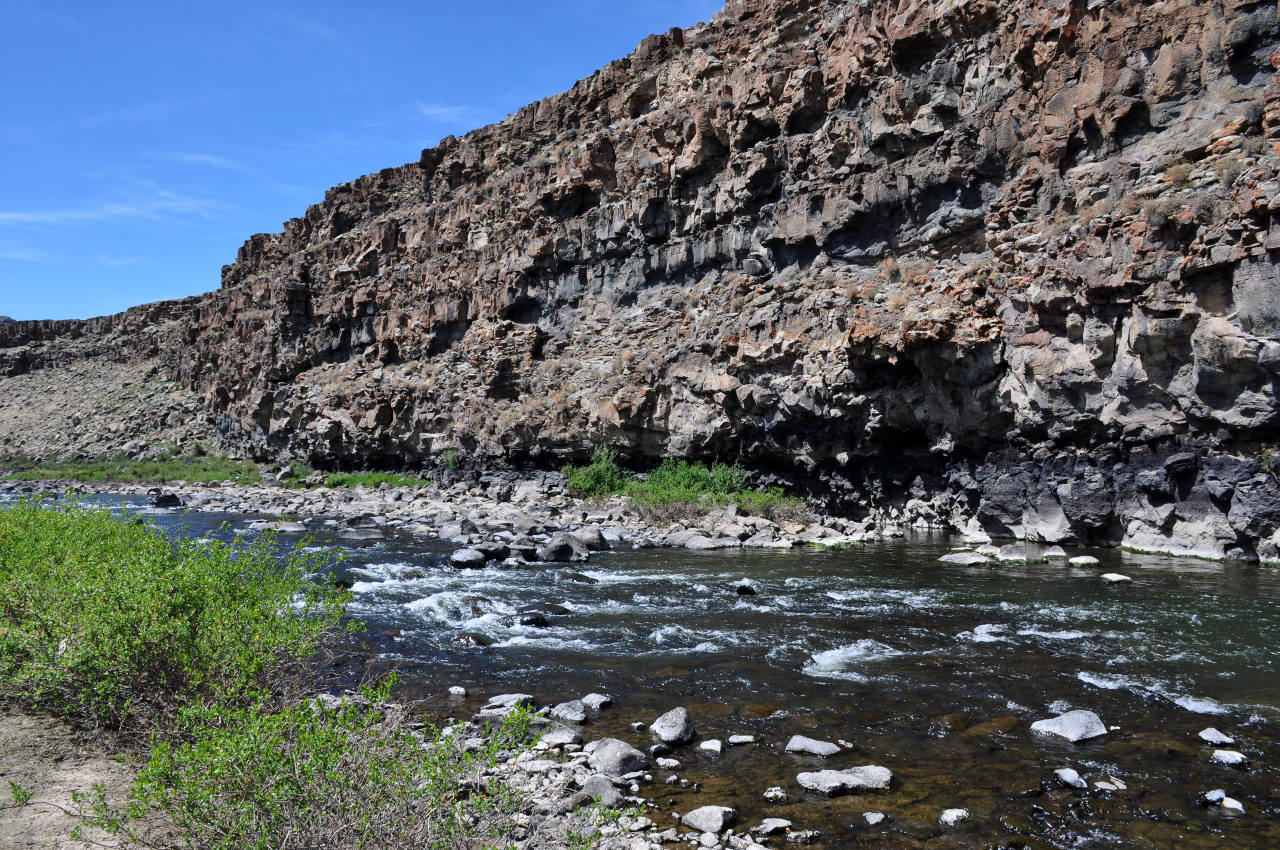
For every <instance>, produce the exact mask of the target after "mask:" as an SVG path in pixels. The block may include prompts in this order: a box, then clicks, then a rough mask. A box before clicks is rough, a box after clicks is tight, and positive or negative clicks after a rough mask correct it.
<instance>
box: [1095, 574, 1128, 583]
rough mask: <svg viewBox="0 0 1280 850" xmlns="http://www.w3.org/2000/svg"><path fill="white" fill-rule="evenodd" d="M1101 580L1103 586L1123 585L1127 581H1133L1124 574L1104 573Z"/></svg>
mask: <svg viewBox="0 0 1280 850" xmlns="http://www.w3.org/2000/svg"><path fill="white" fill-rule="evenodd" d="M1101 578H1102V583H1103V584H1122V583H1123V582H1126V581H1133V579H1131V578H1129V577H1128V576H1127V575H1125V574H1124V573H1103V574H1102V576H1101Z"/></svg>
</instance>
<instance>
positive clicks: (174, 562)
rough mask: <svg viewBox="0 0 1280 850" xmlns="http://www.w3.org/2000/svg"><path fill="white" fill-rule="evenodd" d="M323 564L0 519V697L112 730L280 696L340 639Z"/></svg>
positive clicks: (99, 523) (127, 526) (74, 521)
mask: <svg viewBox="0 0 1280 850" xmlns="http://www.w3.org/2000/svg"><path fill="white" fill-rule="evenodd" d="M317 557H318V556H312V555H305V554H302V553H298V552H294V553H288V554H285V553H282V552H281V551H280V550H279V549H278V547H277V546H276V545H275V544H274V542H273V541H272V539H271V538H270V537H262V538H258V539H256V540H255V541H254V542H252V543H250V544H248V545H244V546H240V547H232V546H228V545H226V544H223V543H218V542H197V541H195V540H191V539H188V538H170V537H168V536H166V535H164V534H163V533H161V532H159V531H158V530H156V529H155V528H154V527H152V526H149V525H144V524H141V523H140V521H139V520H135V519H133V518H130V517H128V516H125V517H116V516H114V515H113V514H111V513H109V512H107V511H104V510H99V509H89V508H79V507H73V508H54V507H51V506H48V505H45V504H42V503H40V502H23V503H19V504H18V505H16V506H13V507H9V508H5V509H3V510H0V695H4V696H6V697H10V698H14V699H17V700H19V701H21V702H23V703H26V704H28V705H31V706H35V707H40V708H44V709H47V710H53V711H56V712H62V713H69V714H74V715H79V716H82V717H86V718H88V719H90V720H93V721H95V722H102V723H107V724H109V725H113V726H121V725H125V724H127V723H129V722H131V721H142V722H156V721H160V722H163V720H164V719H165V718H167V717H172V716H173V714H174V713H175V712H176V711H177V710H178V708H179V707H181V706H183V705H186V704H196V705H199V704H202V703H206V702H208V701H210V700H212V699H214V698H218V699H220V700H222V701H223V702H228V703H231V704H234V703H235V701H236V700H237V699H249V698H251V694H253V693H255V692H258V691H262V690H272V689H274V688H277V687H278V686H279V685H280V684H281V683H282V682H284V681H285V680H286V678H287V675H288V673H287V671H288V665H290V664H291V663H294V662H297V661H299V660H301V659H305V658H307V657H309V656H311V655H313V654H314V653H315V652H317V650H318V649H319V648H321V646H322V645H323V644H324V643H325V642H326V640H327V639H329V638H330V637H332V636H333V635H334V634H335V633H336V632H337V630H338V629H339V623H340V620H341V618H342V614H343V605H344V603H345V601H346V596H345V595H344V594H342V593H340V592H339V591H336V590H334V589H332V588H329V587H327V586H320V585H317V584H313V583H311V582H309V581H308V580H307V579H306V576H307V575H308V573H310V572H312V571H314V570H315V569H316V568H317V567H318V566H319V564H318V561H317Z"/></svg>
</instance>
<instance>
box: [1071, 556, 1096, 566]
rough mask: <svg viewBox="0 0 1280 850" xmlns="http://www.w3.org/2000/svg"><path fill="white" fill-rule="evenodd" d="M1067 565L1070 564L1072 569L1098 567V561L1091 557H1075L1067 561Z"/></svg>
mask: <svg viewBox="0 0 1280 850" xmlns="http://www.w3.org/2000/svg"><path fill="white" fill-rule="evenodd" d="M1067 563H1069V564H1071V566H1073V567H1096V566H1098V563H1099V561H1098V559H1097V558H1095V557H1093V556H1092V555H1076V556H1075V557H1074V558H1071V559H1070V560H1068V561H1067Z"/></svg>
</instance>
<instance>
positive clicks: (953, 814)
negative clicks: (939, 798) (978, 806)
mask: <svg viewBox="0 0 1280 850" xmlns="http://www.w3.org/2000/svg"><path fill="white" fill-rule="evenodd" d="M968 819H969V810H968V809H947V810H946V811H944V812H943V813H942V814H940V815H938V823H940V824H942V825H943V826H955V825H956V824H958V823H960V821H964V820H968Z"/></svg>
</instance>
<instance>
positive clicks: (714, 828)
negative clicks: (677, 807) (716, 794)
mask: <svg viewBox="0 0 1280 850" xmlns="http://www.w3.org/2000/svg"><path fill="white" fill-rule="evenodd" d="M737 819H738V813H737V812H736V811H735V810H733V809H731V808H729V807H728V806H701V807H700V808H697V809H694V810H693V811H691V812H689V813H688V814H686V815H685V816H684V817H682V818H680V822H681V823H683V824H684V825H685V826H687V827H689V828H690V829H696V830H698V831H699V832H710V833H714V834H716V835H719V834H720V833H721V832H723V831H724V830H726V829H728V828H729V827H731V826H733V824H734V821H736V820H737Z"/></svg>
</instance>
